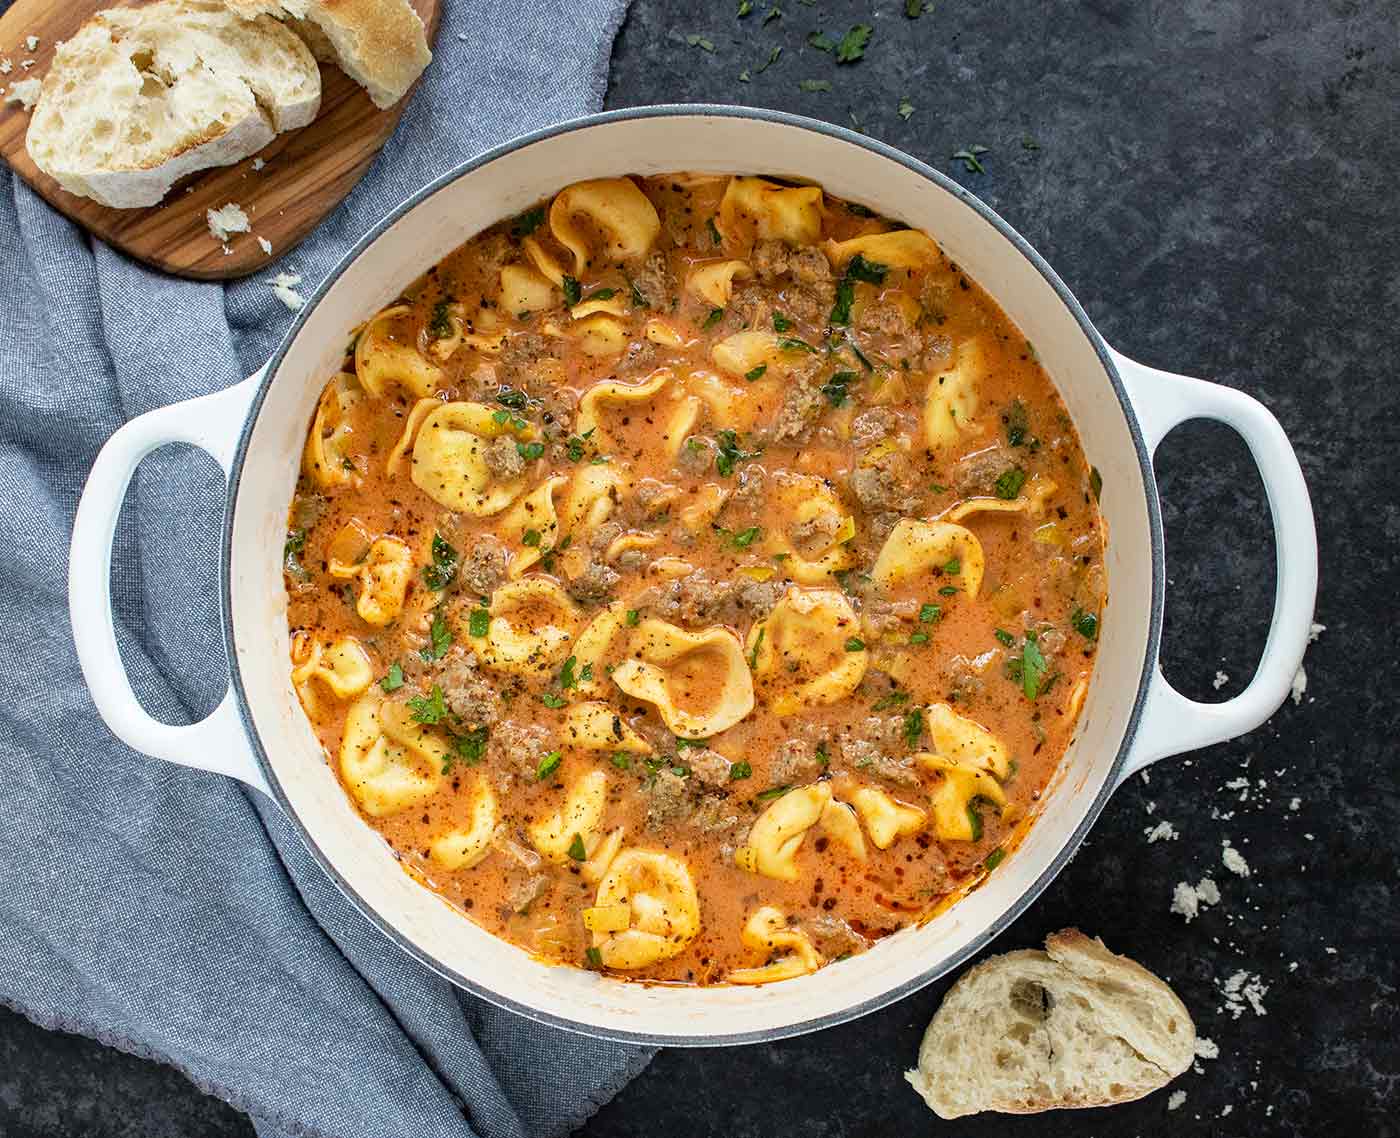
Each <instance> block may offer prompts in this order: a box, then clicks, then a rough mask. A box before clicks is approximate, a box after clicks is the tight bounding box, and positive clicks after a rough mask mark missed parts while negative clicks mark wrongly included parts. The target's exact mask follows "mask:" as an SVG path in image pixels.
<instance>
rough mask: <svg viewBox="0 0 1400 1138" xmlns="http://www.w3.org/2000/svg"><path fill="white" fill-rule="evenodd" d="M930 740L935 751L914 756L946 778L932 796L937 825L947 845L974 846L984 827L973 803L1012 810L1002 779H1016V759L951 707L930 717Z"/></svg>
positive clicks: (931, 711)
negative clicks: (980, 801) (1013, 774)
mask: <svg viewBox="0 0 1400 1138" xmlns="http://www.w3.org/2000/svg"><path fill="white" fill-rule="evenodd" d="M926 722H927V725H928V733H929V737H930V738H931V739H932V741H933V745H934V751H933V752H923V753H920V754H918V755H915V756H914V759H915V761H916V762H917V763H918V764H919V765H920V766H922V767H923V768H924V769H925V770H929V771H934V772H937V773H939V774H941V775H942V776H943V781H942V782H941V783H940V785H939V787H938V789H937V790H936V791H935V792H934V795H933V823H934V829H935V831H936V832H937V834H938V836H939V838H941V839H942V840H944V841H964V842H970V841H975V840H976V839H977V838H978V837H979V836H980V833H981V823H980V821H979V820H978V819H977V817H976V814H975V813H974V809H973V800H974V799H977V798H982V799H985V800H986V801H987V802H990V803H991V804H992V805H993V806H997V807H1003V808H1004V807H1005V806H1006V805H1007V800H1006V793H1005V791H1003V790H1002V787H1001V783H1000V782H998V781H997V780H998V779H1005V778H1006V777H1007V776H1008V775H1010V773H1011V758H1010V756H1009V755H1008V754H1007V751H1006V747H1005V746H1004V745H1003V744H1002V742H1001V740H1000V739H998V738H997V737H996V736H995V735H993V734H992V733H991V732H990V731H988V730H987V729H986V728H985V727H983V726H982V725H981V724H980V723H977V722H975V721H973V720H971V719H968V718H967V717H966V716H963V715H959V714H958V713H957V712H955V711H954V710H953V709H952V708H950V707H949V706H948V705H947V704H942V703H935V704H933V705H931V706H930V707H929V708H928V710H927V712H926Z"/></svg>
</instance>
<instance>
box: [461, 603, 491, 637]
mask: <svg viewBox="0 0 1400 1138" xmlns="http://www.w3.org/2000/svg"><path fill="white" fill-rule="evenodd" d="M490 631H491V614H490V613H489V612H488V611H487V610H486V609H472V611H471V614H470V615H469V616H468V617H467V632H468V633H469V634H470V635H472V636H485V635H486V634H487V633H488V632H490Z"/></svg>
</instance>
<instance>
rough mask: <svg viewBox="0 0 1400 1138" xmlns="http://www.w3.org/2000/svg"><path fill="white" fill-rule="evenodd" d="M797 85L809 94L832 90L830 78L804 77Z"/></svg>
mask: <svg viewBox="0 0 1400 1138" xmlns="http://www.w3.org/2000/svg"><path fill="white" fill-rule="evenodd" d="M797 86H798V87H799V88H800V89H801V90H803V91H806V92H808V93H809V94H811V93H814V92H817V91H830V90H831V81H830V80H829V79H802V80H799V81H798V84H797Z"/></svg>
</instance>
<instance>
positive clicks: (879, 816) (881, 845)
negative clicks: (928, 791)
mask: <svg viewBox="0 0 1400 1138" xmlns="http://www.w3.org/2000/svg"><path fill="white" fill-rule="evenodd" d="M851 805H852V806H854V807H855V808H856V813H857V814H859V815H860V819H861V821H862V822H864V823H865V830H866V833H868V834H869V835H870V840H871V841H872V842H874V843H875V848H876V849H881V850H887V849H889V848H890V846H892V845H894V843H895V841H896V840H897V839H899V838H903V837H906V836H907V835H909V834H917V833H918V832H919V831H920V830H922V829H923V828H924V812H923V811H922V810H920V809H919V808H918V807H916V806H910V805H909V804H908V803H906V802H899V801H897V800H896V799H894V798H892V797H890V795H889V794H887V793H886V792H885V791H883V790H880V789H879V788H877V787H873V786H862V787H859V788H857V789H856V791H855V792H854V793H853V794H852V795H851Z"/></svg>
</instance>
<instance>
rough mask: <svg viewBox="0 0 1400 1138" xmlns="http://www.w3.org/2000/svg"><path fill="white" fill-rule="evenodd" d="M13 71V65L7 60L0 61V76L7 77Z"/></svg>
mask: <svg viewBox="0 0 1400 1138" xmlns="http://www.w3.org/2000/svg"><path fill="white" fill-rule="evenodd" d="M14 69H15V65H14V64H13V63H11V62H10V61H9V60H8V59H0V75H8V74H9V73H10V72H11V71H13V70H14Z"/></svg>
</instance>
